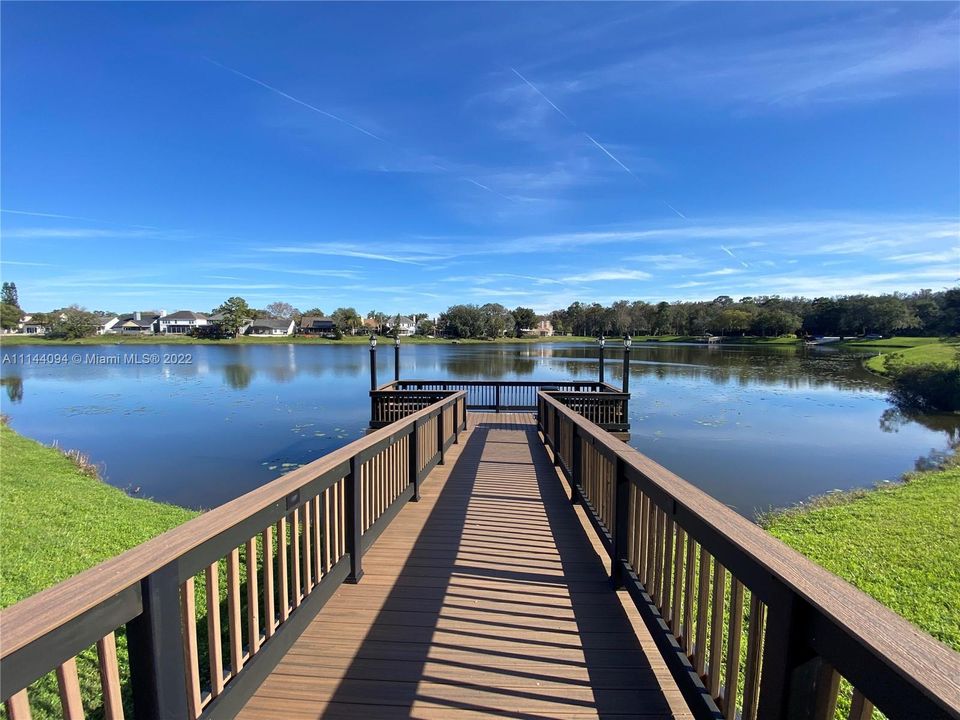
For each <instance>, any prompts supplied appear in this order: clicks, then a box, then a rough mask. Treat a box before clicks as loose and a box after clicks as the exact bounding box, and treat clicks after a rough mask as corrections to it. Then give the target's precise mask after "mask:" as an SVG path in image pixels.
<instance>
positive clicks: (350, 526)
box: [344, 455, 363, 584]
mask: <svg viewBox="0 0 960 720" xmlns="http://www.w3.org/2000/svg"><path fill="white" fill-rule="evenodd" d="M344 482H345V483H346V488H345V490H346V496H347V497H346V516H347V517H346V521H347V522H346V531H347V553H348V554H349V555H350V575H349V576H347V580H346V581H347V582H348V583H353V584H356V583H358V582H360V579H361V578H362V577H363V559H362V557H363V541H362V538H361V535H362V533H363V525H362V523H361V521H360V509H361V495H362V492H363V488H362V483H361V482H360V462H359V461H358V458H357V456H356V455H354V456H353V457H352V458H350V473H349V474H348V475H347V477H346V478H345V479H344Z"/></svg>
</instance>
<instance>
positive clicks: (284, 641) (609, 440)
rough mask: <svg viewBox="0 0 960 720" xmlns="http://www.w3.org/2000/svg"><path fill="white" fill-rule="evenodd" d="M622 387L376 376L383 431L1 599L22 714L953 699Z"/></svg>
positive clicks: (369, 714) (455, 710)
mask: <svg viewBox="0 0 960 720" xmlns="http://www.w3.org/2000/svg"><path fill="white" fill-rule="evenodd" d="M418 385H422V386H423V387H418ZM627 397H628V396H627V395H626V393H617V392H616V390H615V389H614V388H610V387H609V386H604V385H602V384H594V385H593V386H592V387H580V388H577V387H565V386H557V385H555V386H550V385H547V384H546V383H515V384H513V385H509V384H504V383H471V384H470V385H469V387H466V386H465V387H463V388H457V387H450V386H444V383H441V382H437V383H430V382H429V381H415V383H414V384H413V386H409V385H403V384H400V383H394V384H391V386H390V387H380V388H377V389H376V390H374V391H372V392H371V410H372V413H373V414H372V416H371V420H372V421H373V422H374V423H375V424H382V425H383V427H381V428H379V429H376V430H374V431H372V432H371V433H370V434H369V435H368V436H366V437H364V438H362V439H360V440H357V441H356V442H353V443H351V444H349V445H347V446H346V447H343V448H341V449H339V450H337V451H335V452H333V453H330V454H329V455H327V456H325V457H323V458H320V459H319V460H317V461H315V462H313V463H311V464H309V465H306V466H304V467H301V468H298V469H296V470H294V471H292V472H290V473H288V474H286V475H284V476H283V477H281V478H279V479H277V480H275V481H273V482H271V483H269V484H267V485H265V486H264V487H261V488H259V489H257V490H254V491H252V492H250V493H248V494H246V495H244V496H242V497H240V498H238V499H236V500H234V501H232V502H230V503H227V504H225V505H223V506H221V507H219V508H216V509H214V510H211V511H209V512H206V513H204V514H203V515H201V516H200V517H198V518H196V519H194V520H191V521H189V522H188V523H185V524H184V525H182V526H181V527H179V528H176V529H174V530H171V531H170V532H168V533H165V534H164V535H161V536H159V537H157V538H154V539H153V540H150V541H148V542H147V543H144V544H143V545H140V546H138V547H136V548H134V549H132V550H130V551H128V552H126V553H124V554H122V555H120V556H118V557H116V558H113V559H111V560H109V561H107V562H105V563H103V564H101V565H98V566H97V567H94V568H92V569H90V570H88V571H86V572H84V573H81V574H80V575H77V576H75V577H73V578H70V579H69V580H66V581H64V582H63V583H60V584H59V585H57V586H55V587H53V588H50V589H49V590H46V591H44V592H42V593H39V594H37V595H35V596H33V597H31V598H28V599H27V600H24V601H23V602H21V603H18V604H17V605H14V606H13V607H11V608H8V609H7V610H5V611H3V612H2V613H0V642H2V647H0V697H2V698H3V700H4V702H5V704H6V711H7V715H8V717H9V718H11V720H24V719H26V718H31V717H34V716H41V715H42V716H43V717H50V716H56V715H62V716H63V717H65V718H69V719H70V720H76V719H77V718H83V717H88V716H94V717H105V718H108V720H114V719H116V718H123V717H136V718H137V719H138V720H143V719H146V720H153V719H155V718H157V719H166V718H171V719H177V720H179V719H180V718H187V719H189V720H193V719H203V720H206V719H207V718H232V717H237V716H239V717H243V718H340V717H351V718H352V717H359V718H374V719H375V718H394V717H421V718H448V717H450V718H455V717H478V718H479V717H515V718H530V719H532V718H578V717H639V718H660V717H693V718H712V719H717V718H727V719H728V720H733V719H734V718H743V719H745V720H754V719H755V718H763V719H764V720H767V719H769V720H780V719H781V718H805V719H806V718H809V719H811V720H833V718H834V717H835V716H836V713H837V710H836V708H837V707H838V706H840V707H845V708H847V709H846V710H845V713H844V714H845V717H847V718H850V720H866V719H868V718H870V717H872V716H873V713H874V707H876V708H877V709H879V710H881V711H882V712H883V713H885V714H886V716H887V717H890V718H954V719H957V718H960V655H958V654H957V653H955V652H953V651H952V650H950V649H949V648H947V647H946V646H944V645H942V644H940V643H938V642H937V641H936V640H934V639H933V638H931V637H929V636H928V635H926V634H924V633H923V632H921V631H920V630H918V629H917V628H915V627H914V626H912V625H911V624H910V623H908V622H907V621H906V620H904V619H902V618H900V617H899V616H897V615H896V614H894V613H893V612H891V611H890V610H888V609H886V608H884V607H883V606H881V605H880V604H878V603H877V602H875V601H874V600H872V599H871V598H869V597H867V596H866V595H864V594H863V593H861V592H860V591H858V590H856V589H855V588H853V587H852V586H851V585H849V584H848V583H846V582H844V581H843V580H841V579H839V578H837V577H836V576H834V575H832V574H830V573H829V572H827V571H826V570H823V569H822V568H820V567H818V566H816V565H814V564H813V563H811V562H810V561H808V560H807V559H805V558H804V557H802V556H800V555H799V554H798V553H796V552H794V551H792V550H790V549H789V548H787V547H786V546H785V545H783V544H782V543H780V542H779V541H777V540H775V539H774V538H772V537H770V536H769V535H767V534H766V533H765V532H764V531H763V530H762V529H761V528H759V527H757V526H756V525H754V524H753V523H751V522H749V521H748V520H746V519H745V518H743V517H741V516H739V515H737V514H736V513H734V512H733V511H731V510H730V509H729V508H727V507H725V506H723V505H722V504H720V503H718V502H717V501H716V500H714V499H713V498H711V497H709V496H708V495H706V494H705V493H703V492H701V491H700V490H697V489H696V488H694V487H693V486H691V485H689V484H688V483H686V482H685V481H684V480H682V479H681V478H679V477H677V476H676V475H674V474H672V473H670V472H669V471H668V470H666V469H665V468H663V467H661V466H659V465H657V464H656V463H654V462H653V461H651V460H650V459H649V458H646V457H644V456H643V455H641V454H640V453H638V452H636V451H635V450H633V449H632V448H630V447H628V446H627V445H626V444H624V443H623V442H621V441H620V440H618V439H617V438H616V437H614V436H613V435H611V434H610V432H608V431H607V429H604V427H601V425H610V426H611V427H610V428H609V429H617V427H618V426H619V425H622V424H623V423H624V422H625V418H626V399H627ZM491 398H492V401H491V400H490V399H491ZM478 403H479V404H480V405H486V404H491V403H492V404H493V405H494V406H495V407H494V408H493V409H499V410H502V411H503V412H499V413H497V412H489V411H482V412H468V410H469V409H470V408H471V407H475V406H476V405H477V404H478ZM511 405H514V406H517V407H515V408H514V410H513V411H509V409H508V406H511ZM378 413H379V414H378ZM598 423H599V424H598ZM127 661H129V673H127V672H126V668H127V666H128V663H127ZM78 666H79V668H80V670H79V671H78ZM81 677H82V678H84V679H85V682H84V684H83V687H82V688H81V682H80V678H81ZM841 679H844V680H846V681H847V682H846V683H845V684H841V683H840V680H841ZM37 682H41V683H47V686H48V687H49V686H52V687H54V688H56V689H58V690H59V696H60V703H59V707H54V708H51V707H50V706H49V702H46V700H44V699H38V698H44V697H46V696H44V694H43V693H40V692H38V691H37V689H36V683H37Z"/></svg>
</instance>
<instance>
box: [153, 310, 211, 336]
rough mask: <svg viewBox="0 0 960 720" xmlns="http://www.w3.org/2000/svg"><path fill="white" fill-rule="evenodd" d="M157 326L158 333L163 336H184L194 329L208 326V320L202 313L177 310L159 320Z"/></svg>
mask: <svg viewBox="0 0 960 720" xmlns="http://www.w3.org/2000/svg"><path fill="white" fill-rule="evenodd" d="M157 324H158V331H159V332H160V333H161V334H163V335H186V334H187V333H189V332H190V331H191V330H193V329H194V328H197V327H201V326H204V325H209V324H210V320H209V318H207V316H206V315H204V314H203V313H198V312H193V311H192V310H178V311H177V312H175V313H170V314H169V315H164V316H163V317H161V318H159V320H158V321H157Z"/></svg>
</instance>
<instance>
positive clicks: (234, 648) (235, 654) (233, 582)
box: [227, 548, 244, 677]
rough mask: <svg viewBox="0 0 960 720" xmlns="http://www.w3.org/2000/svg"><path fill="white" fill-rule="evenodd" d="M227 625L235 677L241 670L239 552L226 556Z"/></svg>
mask: <svg viewBox="0 0 960 720" xmlns="http://www.w3.org/2000/svg"><path fill="white" fill-rule="evenodd" d="M227 625H228V627H229V632H230V669H231V676H232V677H236V676H237V675H239V674H240V671H241V670H242V669H243V662H244V661H243V635H242V633H241V632H240V551H239V550H238V549H237V548H234V549H233V550H231V551H230V554H229V555H227Z"/></svg>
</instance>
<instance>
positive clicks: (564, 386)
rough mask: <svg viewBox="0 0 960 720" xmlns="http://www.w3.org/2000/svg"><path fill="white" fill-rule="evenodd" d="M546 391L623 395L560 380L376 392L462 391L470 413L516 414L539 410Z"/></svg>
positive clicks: (414, 385) (413, 383) (426, 385)
mask: <svg viewBox="0 0 960 720" xmlns="http://www.w3.org/2000/svg"><path fill="white" fill-rule="evenodd" d="M545 388H549V389H551V390H556V391H559V392H569V393H581V392H582V393H586V392H605V393H619V392H620V389H619V388H615V387H613V386H612V385H608V384H607V383H600V382H596V381H584V382H579V381H578V382H570V381H560V380H552V381H551V380H399V381H395V382H391V383H387V384H386V385H383V386H382V387H380V388H377V390H378V391H384V390H403V391H411V390H414V391H424V390H429V391H434V392H436V391H440V392H450V391H463V392H465V393H467V410H493V411H494V412H515V411H521V410H530V411H533V410H536V409H537V393H538V392H540V390H543V389H545Z"/></svg>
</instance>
